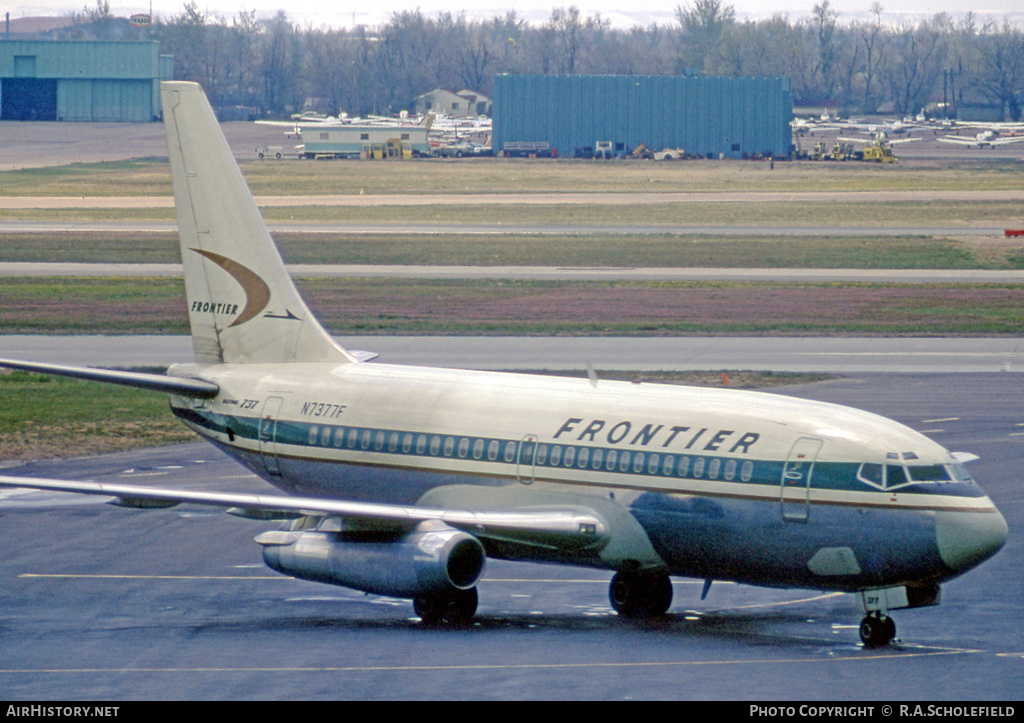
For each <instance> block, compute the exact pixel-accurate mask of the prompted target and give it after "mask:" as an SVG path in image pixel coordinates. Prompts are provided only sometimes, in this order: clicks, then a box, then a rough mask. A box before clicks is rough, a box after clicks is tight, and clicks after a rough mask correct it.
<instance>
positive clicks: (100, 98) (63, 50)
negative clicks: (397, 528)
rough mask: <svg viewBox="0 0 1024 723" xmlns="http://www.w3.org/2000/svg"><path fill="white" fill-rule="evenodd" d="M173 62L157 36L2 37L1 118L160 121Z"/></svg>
mask: <svg viewBox="0 0 1024 723" xmlns="http://www.w3.org/2000/svg"><path fill="white" fill-rule="evenodd" d="M173 66H174V63H173V58H172V57H171V56H169V55H160V53H159V46H158V44H157V43H156V41H143V42H139V41H98V40H97V41H81V40H0V120H34V121H45V120H51V121H153V120H158V119H159V118H160V114H161V108H160V81H161V80H170V79H171V78H172V75H173V71H174V67H173Z"/></svg>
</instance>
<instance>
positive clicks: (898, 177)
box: [0, 159, 1021, 196]
mask: <svg viewBox="0 0 1024 723" xmlns="http://www.w3.org/2000/svg"><path fill="white" fill-rule="evenodd" d="M242 172H243V174H244V175H245V177H246V180H247V181H248V183H249V185H250V188H251V189H252V191H253V193H255V194H256V195H306V194H313V195H319V194H370V195H377V194H405V193H413V194H416V193H422V194H435V193H451V194H466V193H537V194H544V193H579V192H588V193H623V192H624V193H671V192H691V193H692V192H712V191H765V190H771V191H796V192H799V191H872V190H876V191H877V190H881V191H886V190H888V191H897V190H962V189H965V188H971V189H976V190H981V191H986V190H1013V189H1019V188H1021V178H1020V167H1019V164H1016V163H1011V162H1006V163H988V162H970V161H967V162H961V163H957V164H956V165H955V166H951V165H950V164H949V163H946V162H939V161H902V162H901V163H900V164H898V165H896V166H880V165H875V164H869V163H855V164H848V163H843V164H834V163H809V162H794V163H782V162H780V163H776V164H775V167H774V169H772V170H769V165H768V164H767V163H766V162H719V161H685V162H671V163H670V162H666V163H655V162H651V161H636V162H634V161H620V162H594V161H574V160H559V161H550V160H534V161H531V160H526V159H515V160H506V159H473V160H460V161H445V160H429V161H422V160H421V161H415V162H411V163H362V162H358V161H312V162H311V161H282V162H249V163H243V164H242ZM0 188H2V189H3V192H4V194H5V195H9V196H15V195H20V196H169V195H170V194H171V183H170V171H169V170H168V166H167V164H166V163H165V162H161V161H119V162H110V163H95V164H75V165H71V166H59V167H51V168H35V169H26V170H20V171H10V172H5V173H0Z"/></svg>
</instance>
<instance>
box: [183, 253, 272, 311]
mask: <svg viewBox="0 0 1024 723" xmlns="http://www.w3.org/2000/svg"><path fill="white" fill-rule="evenodd" d="M191 250H192V251H195V252H196V253H197V254H199V255H200V256H202V257H203V258H207V259H209V260H210V261H212V262H213V263H215V264H217V266H219V267H220V268H222V269H224V270H225V271H226V272H228V274H230V275H231V278H233V279H234V280H235V281H237V282H238V285H239V286H241V287H242V291H244V292H245V306H244V307H243V308H242V313H241V314H239V315H238V317H237V318H235V320H234V321H233V322H231V325H230V326H229V327H228V328H231V327H232V326H238V325H239V324H244V323H245V322H247V321H251V320H252V319H255V318H256V317H257V316H259V315H260V312H262V311H263V310H264V309H266V308H267V305H268V304H269V303H270V287H269V286H267V282H266V281H264V280H263V279H261V278H260V277H259V275H258V274H257V273H256V272H255V271H253V270H252V269H250V268H247V267H245V266H243V265H242V264H240V263H238V262H237V261H234V260H233V259H229V258H228V257H227V256H221V255H220V254H215V253H213V252H212V251H204V250H203V249H196V248H193V249H191Z"/></svg>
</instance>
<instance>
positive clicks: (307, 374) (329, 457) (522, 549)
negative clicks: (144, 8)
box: [0, 82, 1007, 646]
mask: <svg viewBox="0 0 1024 723" xmlns="http://www.w3.org/2000/svg"><path fill="white" fill-rule="evenodd" d="M161 92H162V97H163V108H164V123H165V126H166V132H167V144H168V152H169V155H170V165H171V174H172V180H173V185H174V196H175V203H176V207H177V217H178V226H179V233H180V240H181V254H182V262H183V264H184V274H185V285H186V294H187V301H188V311H189V321H190V324H191V331H192V340H193V345H194V350H195V361H194V362H193V363H187V364H175V365H173V366H171V367H170V368H169V369H168V371H167V374H166V375H152V374H129V373H122V372H115V371H102V370H95V369H89V368H84V367H73V366H55V365H43V364H36V363H26V362H16V361H10V360H6V361H3V362H2V364H3V365H4V366H7V367H13V368H22V369H29V370H35V371H41V372H48V373H54V374H64V375H69V376H77V377H84V378H90V379H98V380H101V381H108V382H114V383H120V384H128V385H136V386H141V387H149V388H155V389H160V390H163V391H166V392H168V393H169V394H170V402H171V407H172V409H173V411H174V414H175V415H177V416H178V417H179V418H180V419H181V421H183V422H184V423H185V424H186V425H188V426H189V427H190V428H191V429H193V430H195V431H196V432H197V433H198V434H199V435H201V436H202V437H204V438H206V439H208V440H209V441H211V442H212V443H213V444H215V445H217V446H218V447H220V448H221V449H223V450H224V451H226V452H227V453H228V454H230V455H232V456H233V457H234V458H236V459H237V460H238V461H239V462H241V463H242V464H243V465H245V466H246V467H248V468H249V469H250V470H252V471H253V472H255V473H256V474H258V475H259V476H260V477H262V478H263V479H265V480H267V481H269V482H270V483H272V484H273V485H275V486H277V487H278V488H280V489H281V490H282V494H280V495H277V496H266V495H256V494H253V495H245V494H218V493H206V492H190V491H183V490H174V489H154V488H149V487H139V486H128V485H107V484H100V483H90V482H67V481H60V480H47V479H38V478H33V479H26V478H18V477H2V478H0V483H2V484H3V485H7V486H18V487H32V488H36V489H50V490H62V491H70V492H80V493H86V494H97V495H107V496H112V497H115V498H117V499H116V502H117V503H118V504H121V505H127V506H134V507H151V508H161V507H168V506H171V505H174V504H177V503H191V504H200V505H215V506H221V507H225V508H229V510H228V511H229V512H232V513H233V514H236V515H240V516H243V517H249V518H252V519H257V520H281V521H282V522H281V527H280V529H276V530H272V531H266V532H263V533H262V534H259V535H258V536H257V537H256V542H257V543H259V545H260V546H261V547H262V551H263V558H264V560H265V561H266V563H267V564H268V565H269V566H270V567H272V568H273V569H275V570H278V571H280V572H282V573H286V574H288V575H293V576H295V577H299V578H304V579H308V580H316V581H319V582H325V583H331V584H336V585H342V586H346V587H350V588H355V589H358V590H363V591H367V592H371V593H377V594H381V595H390V596H396V597H406V598H411V599H412V600H413V605H414V607H415V610H416V613H417V614H418V615H419V616H420V617H421V618H423V619H424V620H425V621H464V620H467V619H469V618H471V617H472V616H473V615H474V614H475V611H476V607H477V592H476V585H477V582H478V581H479V580H480V578H481V575H482V574H483V570H484V565H485V561H486V559H487V558H488V557H494V558H502V559H509V560H521V561H535V562H540V563H555V564H563V565H579V566H587V567H592V568H600V569H604V570H608V571H609V572H611V573H613V574H614V576H613V577H612V580H611V586H610V593H609V596H610V599H611V604H612V606H613V607H614V609H615V610H616V611H618V613H619V614H621V615H626V616H645V615H646V616H657V615H663V614H664V613H665V612H666V611H667V610H668V609H669V607H670V605H671V602H672V586H671V583H670V576H673V575H674V576H685V577H692V578H697V579H702V580H704V581H705V585H710V583H711V581H713V580H731V581H735V582H739V583H744V584H750V585H762V586H771V587H797V588H810V589H814V590H840V591H847V592H850V593H854V594H856V595H857V596H858V597H859V598H860V601H861V603H862V605H863V608H864V611H865V616H864V618H863V622H862V624H861V631H860V634H861V637H862V639H863V641H864V643H865V644H866V645H869V646H877V645H884V644H888V643H889V642H890V641H891V640H892V639H893V636H894V635H895V625H894V624H893V621H892V619H891V618H890V617H889V612H890V611H891V610H893V609H897V608H905V607H917V606H923V605H932V604H935V603H938V602H939V597H940V585H941V583H943V582H944V581H947V580H949V579H951V578H953V577H956V576H957V575H960V574H962V573H964V572H967V571H968V570H970V569H971V568H973V567H975V566H976V565H978V564H979V563H981V562H982V561H983V560H985V559H987V558H989V557H990V556H992V555H994V554H995V553H996V552H997V551H998V550H999V549H1000V548H1001V547H1002V545H1003V543H1004V541H1005V539H1006V534H1007V527H1006V523H1005V521H1004V520H1003V517H1002V515H1001V514H1000V513H999V511H998V510H997V509H996V507H995V506H994V505H993V503H992V502H991V500H989V498H988V497H987V496H986V495H985V493H984V492H983V491H982V489H981V488H980V487H979V486H978V484H977V483H976V482H975V481H974V480H973V479H972V478H971V475H970V474H969V473H968V472H967V470H966V468H965V467H964V464H963V461H964V460H966V459H967V458H968V457H969V455H958V454H953V453H950V452H948V451H947V450H945V449H944V448H942V447H941V446H939V445H938V444H936V443H935V442H933V441H931V440H929V439H928V438H926V437H925V436H923V435H921V434H919V433H917V432H915V431H913V430H911V429H909V428H907V427H905V426H903V425H901V424H898V423H896V422H894V421H892V420H889V419H886V418H884V417H880V416H877V415H875V414H869V413H866V412H863V411H859V410H856V409H852V408H848V407H842V406H837V405H832V404H825V403H819V402H812V401H803V400H798V399H792V398H788V397H784V396H777V395H772V394H765V393H758V392H745V391H734V390H728V389H700V388H687V387H675V386H667V385H657V384H641V385H637V384H630V383H615V382H599V383H597V384H593V383H591V382H590V381H589V380H587V379H583V378H581V379H563V378H550V377H543V376H533V375H518V374H502V373H490V372H472V371H456V370H450V369H433V368H419V367H404V366H394V365H388V364H382V363H375V362H372V361H371V360H372V358H373V355H372V354H369V353H365V352H354V351H347V350H345V349H343V348H341V347H340V346H339V345H338V344H336V343H335V342H334V341H333V339H332V338H331V336H329V335H328V334H327V333H326V332H325V331H324V329H323V328H322V327H321V326H320V325H319V324H318V322H317V321H316V319H314V318H313V316H312V315H311V314H310V312H309V309H308V308H307V307H306V305H305V304H304V303H303V301H302V299H301V298H300V297H299V295H298V293H297V292H296V290H295V287H294V286H293V284H292V282H291V280H290V278H289V277H288V275H287V273H286V271H285V269H284V266H283V264H282V262H281V258H280V256H279V255H278V252H277V249H276V248H275V246H274V244H273V242H272V240H271V238H270V235H269V234H268V233H267V230H266V228H265V226H264V224H263V220H262V219H261V217H260V214H259V211H258V209H257V207H256V204H255V202H254V201H253V198H252V196H251V195H250V193H249V190H248V188H247V186H246V185H245V182H244V180H243V178H242V175H241V172H240V171H239V169H238V167H237V165H236V164H235V162H234V159H233V158H232V155H231V152H230V150H229V148H228V145H227V143H226V141H225V140H224V137H223V135H222V134H221V132H220V129H219V127H218V125H217V122H216V120H215V118H214V116H213V113H212V112H211V110H210V107H209V105H208V103H207V101H206V98H205V96H204V95H203V92H202V90H201V89H200V88H199V86H197V85H194V84H191V83H182V82H166V83H162V84H161ZM156 514H158V513H156ZM705 590H706V587H705Z"/></svg>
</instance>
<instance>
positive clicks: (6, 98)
mask: <svg viewBox="0 0 1024 723" xmlns="http://www.w3.org/2000/svg"><path fill="white" fill-rule="evenodd" d="M0 119H3V120H22V121H52V120H57V81H56V79H52V78H51V79H47V78H4V79H2V80H0Z"/></svg>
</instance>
